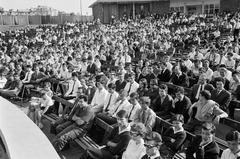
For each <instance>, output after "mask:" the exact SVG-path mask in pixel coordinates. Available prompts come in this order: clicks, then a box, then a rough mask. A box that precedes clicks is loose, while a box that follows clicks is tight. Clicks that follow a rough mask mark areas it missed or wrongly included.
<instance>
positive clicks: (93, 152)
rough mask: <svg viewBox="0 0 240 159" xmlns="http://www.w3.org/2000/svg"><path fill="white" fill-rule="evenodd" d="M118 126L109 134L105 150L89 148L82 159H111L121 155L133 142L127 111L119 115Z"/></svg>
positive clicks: (122, 111) (120, 112)
mask: <svg viewBox="0 0 240 159" xmlns="http://www.w3.org/2000/svg"><path fill="white" fill-rule="evenodd" d="M117 121H118V124H117V126H116V127H114V129H113V130H112V132H111V133H110V134H109V136H108V137H107V140H106V145H105V147H103V148H88V149H87V150H86V151H85V152H84V153H83V155H82V156H81V157H80V159H85V158H87V157H88V158H94V159H111V158H113V157H114V156H116V155H121V154H122V153H123V152H124V151H125V149H126V147H127V145H128V142H129V140H131V136H130V129H131V126H130V124H129V123H128V113H127V112H126V111H125V110H120V111H119V112H118V113H117Z"/></svg>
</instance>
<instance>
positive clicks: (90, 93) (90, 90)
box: [84, 79, 97, 104]
mask: <svg viewBox="0 0 240 159" xmlns="http://www.w3.org/2000/svg"><path fill="white" fill-rule="evenodd" d="M96 90H97V88H96V86H95V85H94V81H93V79H89V80H88V88H87V89H86V90H85V92H84V93H85V94H86V95H87V96H88V104H90V103H91V102H92V99H93V96H94V94H95V91H96Z"/></svg>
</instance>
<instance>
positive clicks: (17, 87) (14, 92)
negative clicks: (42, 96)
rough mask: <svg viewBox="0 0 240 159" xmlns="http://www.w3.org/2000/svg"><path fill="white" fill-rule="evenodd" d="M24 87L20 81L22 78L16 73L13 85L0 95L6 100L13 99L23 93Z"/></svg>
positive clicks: (0, 91) (0, 92)
mask: <svg viewBox="0 0 240 159" xmlns="http://www.w3.org/2000/svg"><path fill="white" fill-rule="evenodd" d="M22 87H23V83H22V81H21V80H20V76H19V74H18V73H14V75H13V82H12V83H11V85H10V86H9V87H8V88H6V89H1V90H0V95H1V96H2V97H4V98H11V97H17V96H18V94H19V93H20V92H21V90H22Z"/></svg>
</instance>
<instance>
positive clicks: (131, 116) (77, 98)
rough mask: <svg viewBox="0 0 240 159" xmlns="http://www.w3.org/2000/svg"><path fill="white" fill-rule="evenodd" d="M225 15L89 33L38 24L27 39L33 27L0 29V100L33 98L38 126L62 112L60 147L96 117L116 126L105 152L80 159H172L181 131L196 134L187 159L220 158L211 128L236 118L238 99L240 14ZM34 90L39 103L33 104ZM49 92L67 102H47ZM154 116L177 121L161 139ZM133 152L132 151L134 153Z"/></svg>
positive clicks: (134, 23) (55, 129)
mask: <svg viewBox="0 0 240 159" xmlns="http://www.w3.org/2000/svg"><path fill="white" fill-rule="evenodd" d="M230 15H231V14H222V15H221V16H220V15H216V16H214V20H213V21H211V20H209V19H208V18H207V16H206V15H204V14H200V15H192V16H189V17H187V16H179V15H178V16H177V15H176V14H172V15H169V16H167V17H162V18H160V19H155V18H154V17H151V16H150V17H147V18H145V19H137V20H127V21H124V20H120V21H115V22H114V23H113V24H111V25H103V24H99V25H98V26H96V27H95V28H90V27H88V25H86V24H82V25H81V24H70V23H66V24H64V25H59V26H40V27H38V28H37V29H36V34H35V35H32V36H31V37H27V36H25V35H24V33H25V32H28V31H29V29H30V28H27V29H25V30H24V31H23V32H14V31H9V32H4V33H2V32H1V33H0V95H1V96H2V97H4V98H7V99H10V100H19V99H20V98H21V97H24V102H28V101H29V100H30V103H27V104H28V105H29V111H28V116H29V117H30V118H31V119H32V120H33V121H34V122H35V123H36V124H37V125H38V126H39V128H43V124H42V116H43V115H44V114H47V113H55V114H56V115H57V116H59V118H58V119H57V121H56V122H55V123H53V124H52V125H51V132H52V133H54V134H56V137H55V138H54V140H53V141H52V143H53V145H54V147H55V148H56V150H58V151H63V150H65V149H66V148H68V147H69V141H70V140H74V139H75V138H77V137H82V136H84V135H85V134H87V133H88V132H89V130H91V129H90V128H91V127H92V123H93V121H94V117H98V118H100V119H102V120H104V121H105V122H106V123H108V124H109V125H113V126H114V130H113V132H112V133H111V134H110V135H109V136H108V138H107V139H108V141H107V142H106V143H105V144H103V145H104V146H103V147H102V148H101V149H97V150H96V149H87V150H86V152H85V153H84V155H83V156H82V158H84V157H90V158H104V159H105V158H112V157H113V156H115V155H120V156H121V155H122V154H123V155H122V157H123V158H143V159H145V158H148V157H149V156H150V157H151V158H161V156H162V158H164V156H165V157H166V158H167V157H172V156H174V154H175V153H176V152H177V151H178V150H179V149H180V148H181V145H182V143H183V142H184V141H185V138H186V131H189V132H194V133H195V134H196V135H198V136H197V137H196V141H195V140H194V141H193V143H192V144H193V145H194V146H191V144H190V146H189V147H188V148H187V153H186V154H187V158H188V157H189V158H193V156H194V155H193V154H196V155H197V156H201V158H207V157H206V156H208V154H209V156H213V157H212V158H214V157H215V156H218V154H219V148H218V146H217V144H216V143H215V142H214V140H213V137H214V134H215V129H216V128H215V126H217V125H218V123H219V120H220V118H226V117H228V116H229V117H230V118H234V105H231V104H230V102H231V100H239V99H240V93H239V89H240V85H239V84H240V82H239V78H240V73H239V71H240V69H239V68H240V67H239V64H238V60H239V59H240V56H239V50H240V47H239V35H238V34H236V29H237V28H236V24H238V23H239V22H238V19H239V18H240V16H239V15H238V14H236V15H235V16H230ZM219 23H221V25H216V24H219ZM176 24H177V25H176ZM225 24H227V25H225ZM146 26H148V27H146ZM213 26H214V27H213ZM83 28H84V29H83ZM220 30H221V31H220ZM226 32H227V33H228V35H226V37H225V39H221V37H222V34H225V33H226ZM233 33H234V34H233ZM179 55H181V56H179ZM168 84H173V85H176V86H177V87H176V88H175V89H174V90H172V89H171V88H168ZM185 88H191V92H190V93H189V94H187V92H185ZM33 89H36V90H38V91H40V92H41V96H40V97H41V98H39V99H34V98H31V95H32V94H31V90H33ZM53 92H54V96H58V97H60V98H63V99H65V100H68V101H69V102H71V103H73V105H72V106H68V105H64V104H61V103H59V102H58V101H54V102H53V101H52V97H53ZM61 107H62V109H63V111H62V112H61V111H60V109H61ZM157 116H158V117H159V118H161V119H163V120H168V121H170V122H172V124H173V126H172V127H171V128H169V129H168V130H166V131H165V133H163V134H158V133H156V132H153V130H156V131H157V132H160V131H159V127H158V125H159V124H160V123H158V122H157V121H159V120H156V117H157ZM183 124H184V125H183ZM96 129H97V130H98V128H96ZM99 131H101V130H99ZM161 135H162V136H163V137H164V138H163V139H162V137H161ZM234 135H235V136H234ZM237 135H238V134H237V133H234V134H230V135H228V136H227V137H226V140H227V142H229V143H230V144H229V145H230V146H229V150H228V151H226V152H225V153H224V154H223V156H226V155H229V156H231V155H235V156H236V154H237V153H238V150H239V148H238V147H237V148H236V147H234V148H233V146H231V144H233V143H232V142H235V141H236V140H238V136H237ZM236 136H237V137H236ZM122 138H123V140H121V139H122ZM134 145H138V146H139V147H136V146H134ZM199 145H200V147H201V148H202V149H201V152H203V151H206V152H205V153H203V154H204V155H203V154H202V153H201V152H200V150H199V149H198V148H199ZM206 147H213V149H214V150H213V151H208V149H207V148H206ZM134 149H136V152H138V153H136V154H131V153H130V152H132V151H133V150H134ZM140 152H141V154H140ZM231 153H233V154H231ZM161 154H162V155H161ZM223 158H224V157H223Z"/></svg>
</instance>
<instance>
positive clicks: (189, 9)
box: [170, 0, 220, 14]
mask: <svg viewBox="0 0 240 159" xmlns="http://www.w3.org/2000/svg"><path fill="white" fill-rule="evenodd" d="M170 11H180V12H182V13H184V14H191V13H206V14H214V13H216V12H219V11H220V0H170Z"/></svg>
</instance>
